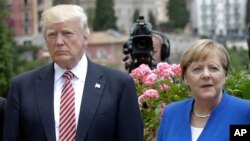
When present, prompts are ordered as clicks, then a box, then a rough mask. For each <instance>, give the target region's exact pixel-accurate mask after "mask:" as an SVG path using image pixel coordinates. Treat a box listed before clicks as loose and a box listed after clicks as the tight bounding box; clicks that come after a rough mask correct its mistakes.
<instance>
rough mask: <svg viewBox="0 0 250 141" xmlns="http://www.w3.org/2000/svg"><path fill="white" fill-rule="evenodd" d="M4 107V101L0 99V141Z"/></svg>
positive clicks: (0, 138)
mask: <svg viewBox="0 0 250 141" xmlns="http://www.w3.org/2000/svg"><path fill="white" fill-rule="evenodd" d="M5 105H6V99H5V98H3V97H0V141H1V140H2V138H3V121H4V110H5Z"/></svg>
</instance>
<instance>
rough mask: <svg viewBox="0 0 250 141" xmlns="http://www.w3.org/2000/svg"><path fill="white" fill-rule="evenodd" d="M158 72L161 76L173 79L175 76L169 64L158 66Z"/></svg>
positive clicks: (163, 63) (164, 63)
mask: <svg viewBox="0 0 250 141" xmlns="http://www.w3.org/2000/svg"><path fill="white" fill-rule="evenodd" d="M156 70H157V72H158V74H159V75H160V76H163V77H166V78H167V77H171V76H174V72H173V70H172V68H171V65H169V64H168V63H167V62H161V63H159V64H158V65H157V67H156Z"/></svg>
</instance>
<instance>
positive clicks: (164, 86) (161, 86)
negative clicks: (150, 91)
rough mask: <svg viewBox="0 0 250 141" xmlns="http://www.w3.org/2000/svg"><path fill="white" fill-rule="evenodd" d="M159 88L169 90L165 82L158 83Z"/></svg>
mask: <svg viewBox="0 0 250 141" xmlns="http://www.w3.org/2000/svg"><path fill="white" fill-rule="evenodd" d="M160 89H161V90H169V89H170V87H169V86H168V85H166V84H160Z"/></svg>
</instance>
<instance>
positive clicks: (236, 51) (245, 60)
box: [227, 47, 250, 68]
mask: <svg viewBox="0 0 250 141" xmlns="http://www.w3.org/2000/svg"><path fill="white" fill-rule="evenodd" d="M227 50H228V52H229V54H230V56H231V66H232V67H234V68H238V67H240V66H247V65H248V64H249V61H250V60H249V56H248V54H247V51H246V50H245V49H243V48H241V47H232V48H227Z"/></svg>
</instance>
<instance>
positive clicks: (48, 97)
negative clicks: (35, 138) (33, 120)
mask: <svg viewBox="0 0 250 141" xmlns="http://www.w3.org/2000/svg"><path fill="white" fill-rule="evenodd" d="M35 86H36V96H37V103H38V111H39V114H40V117H41V121H42V124H43V127H44V130H45V133H46V136H47V138H48V141H54V140H56V138H55V122H54V121H55V120H54V105H53V103H54V95H53V92H54V69H53V65H50V66H49V67H47V68H46V69H45V70H44V71H43V72H42V73H41V75H40V79H39V80H38V81H37V83H36V84H35Z"/></svg>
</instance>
